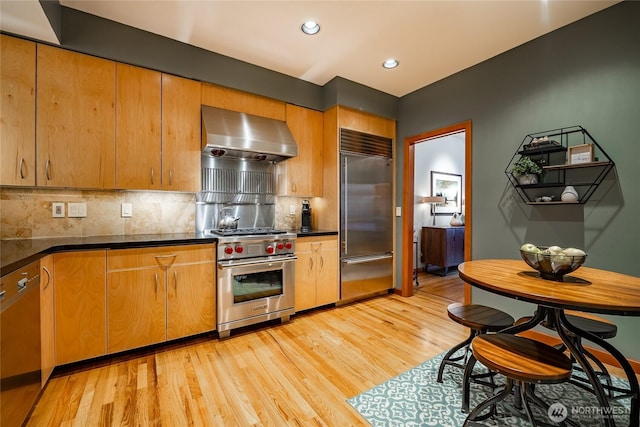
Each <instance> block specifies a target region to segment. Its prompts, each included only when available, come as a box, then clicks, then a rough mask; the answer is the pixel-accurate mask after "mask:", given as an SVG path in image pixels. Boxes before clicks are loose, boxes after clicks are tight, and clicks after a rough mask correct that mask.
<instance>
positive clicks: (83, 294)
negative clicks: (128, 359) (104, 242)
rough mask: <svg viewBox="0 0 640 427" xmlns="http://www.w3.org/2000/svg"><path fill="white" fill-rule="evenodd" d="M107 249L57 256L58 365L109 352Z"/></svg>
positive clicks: (65, 253)
mask: <svg viewBox="0 0 640 427" xmlns="http://www.w3.org/2000/svg"><path fill="white" fill-rule="evenodd" d="M106 259H107V257H106V251H105V250H96V251H82V252H61V253H56V254H54V255H53V260H54V267H53V269H54V272H53V277H54V280H55V283H54V295H55V330H56V340H55V342H56V344H55V349H56V364H57V365H64V364H67V363H71V362H77V361H79V360H85V359H91V358H94V357H97V356H102V355H104V354H106V352H107V323H106V319H107V301H106V292H105V290H106Z"/></svg>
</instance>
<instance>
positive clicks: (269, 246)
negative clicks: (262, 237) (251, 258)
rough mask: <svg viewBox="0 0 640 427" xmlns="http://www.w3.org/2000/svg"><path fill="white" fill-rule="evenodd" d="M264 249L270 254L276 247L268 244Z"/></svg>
mask: <svg viewBox="0 0 640 427" xmlns="http://www.w3.org/2000/svg"><path fill="white" fill-rule="evenodd" d="M264 251H265V252H266V253H268V254H272V253H274V252H275V249H274V248H273V246H272V245H267V246H266V247H265V248H264Z"/></svg>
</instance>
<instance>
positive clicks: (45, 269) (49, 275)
mask: <svg viewBox="0 0 640 427" xmlns="http://www.w3.org/2000/svg"><path fill="white" fill-rule="evenodd" d="M42 269H43V270H44V272H45V273H47V283H45V285H44V287H43V288H42V289H47V288H48V287H49V283H50V282H51V273H49V270H47V267H42Z"/></svg>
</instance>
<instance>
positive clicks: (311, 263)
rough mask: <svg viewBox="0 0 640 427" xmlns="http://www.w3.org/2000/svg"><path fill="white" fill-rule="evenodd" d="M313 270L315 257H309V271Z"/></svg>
mask: <svg viewBox="0 0 640 427" xmlns="http://www.w3.org/2000/svg"><path fill="white" fill-rule="evenodd" d="M311 270H313V258H309V271H311Z"/></svg>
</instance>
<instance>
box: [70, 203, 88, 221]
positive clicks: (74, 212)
mask: <svg viewBox="0 0 640 427" xmlns="http://www.w3.org/2000/svg"><path fill="white" fill-rule="evenodd" d="M67 205H68V206H67V208H68V210H69V212H68V213H69V218H84V217H86V216H87V204H86V203H67Z"/></svg>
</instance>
